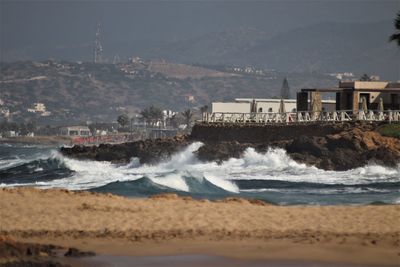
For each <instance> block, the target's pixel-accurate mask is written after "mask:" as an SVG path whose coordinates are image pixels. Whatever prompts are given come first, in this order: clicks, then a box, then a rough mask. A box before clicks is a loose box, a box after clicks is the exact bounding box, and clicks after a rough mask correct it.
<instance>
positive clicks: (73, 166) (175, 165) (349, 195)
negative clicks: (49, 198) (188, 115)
mask: <svg viewBox="0 0 400 267" xmlns="http://www.w3.org/2000/svg"><path fill="white" fill-rule="evenodd" d="M202 145H203V144H202V143H200V142H196V143H193V144H191V145H189V146H188V147H186V148H185V149H184V150H182V151H180V152H179V153H176V154H175V155H173V156H172V157H171V158H170V159H168V160H166V161H162V162H159V163H158V164H155V165H147V164H140V163H139V159H137V158H132V159H131V161H130V162H129V163H127V164H113V163H110V162H98V161H91V160H77V159H73V158H68V157H66V156H63V155H62V154H61V153H60V152H59V148H58V147H49V146H43V145H26V144H6V143H3V144H0V187H3V188H4V187H20V186H29V187H36V188H43V189H46V188H64V189H69V190H89V191H94V192H107V193H112V194H117V195H122V196H127V197H148V196H151V195H155V194H160V193H176V194H179V195H182V196H191V197H193V198H196V199H202V198H205V199H210V200H216V199H222V198H226V197H243V198H251V199H260V200H263V201H266V202H270V203H275V204H278V205H341V204H345V205H365V204H375V205H385V204H400V163H399V165H398V166H397V167H394V168H389V167H384V166H379V165H375V164H373V163H371V164H368V165H366V166H363V167H360V168H356V169H352V170H348V171H325V170H321V169H318V168H316V167H313V166H306V165H305V164H300V163H297V162H295V161H294V160H292V159H291V158H290V157H289V156H288V155H287V154H286V152H285V150H283V149H270V150H268V151H267V152H266V153H258V152H256V151H255V150H254V149H252V148H248V149H247V150H246V151H245V153H244V155H243V156H242V157H241V158H231V159H229V160H226V161H224V162H222V163H219V164H218V163H216V162H202V161H199V160H198V159H197V158H196V155H195V154H194V153H193V152H194V151H196V150H197V149H198V148H199V147H200V146H202Z"/></svg>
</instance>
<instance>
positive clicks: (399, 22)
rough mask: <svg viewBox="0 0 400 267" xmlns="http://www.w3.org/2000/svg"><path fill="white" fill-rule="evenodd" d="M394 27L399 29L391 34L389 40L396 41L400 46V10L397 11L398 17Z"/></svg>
mask: <svg viewBox="0 0 400 267" xmlns="http://www.w3.org/2000/svg"><path fill="white" fill-rule="evenodd" d="M394 27H395V28H396V30H397V31H396V32H395V33H393V34H392V35H391V36H390V38H389V41H390V42H392V41H395V42H397V45H398V46H400V11H399V12H398V13H397V18H395V20H394Z"/></svg>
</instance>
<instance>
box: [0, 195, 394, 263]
mask: <svg viewBox="0 0 400 267" xmlns="http://www.w3.org/2000/svg"><path fill="white" fill-rule="evenodd" d="M0 200H1V204H0V212H1V214H2V216H1V229H0V232H1V234H3V235H7V236H10V237H12V238H14V239H15V240H17V241H21V242H34V243H41V244H54V245H59V246H64V247H71V246H72V247H77V248H78V249H80V250H90V251H94V252H96V253H97V254H100V255H112V256H129V257H146V256H147V257H151V256H154V257H156V256H168V255H209V256H221V257H226V258H228V259H233V260H261V261H270V260H278V261H307V262H308V261H309V262H327V263H337V264H339V263H345V264H371V265H388V266H390V265H396V264H398V263H399V261H400V253H399V247H400V225H399V223H398V222H399V220H400V205H384V206H370V205H367V206H274V205H270V204H267V203H261V202H253V203H252V202H250V201H248V200H244V199H238V198H230V199H225V200H222V201H221V200H220V201H216V202H212V201H208V200H193V199H191V198H189V197H178V196H176V195H173V194H165V195H159V196H155V197H152V198H146V199H132V198H124V197H119V196H115V195H111V194H100V193H92V192H87V191H79V192H72V191H67V190H60V189H49V190H43V189H34V188H14V189H6V188H3V189H1V190H0Z"/></svg>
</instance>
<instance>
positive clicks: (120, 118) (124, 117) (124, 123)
mask: <svg viewBox="0 0 400 267" xmlns="http://www.w3.org/2000/svg"><path fill="white" fill-rule="evenodd" d="M117 122H118V124H119V125H121V127H122V128H124V127H125V126H127V125H128V123H129V117H128V115H126V114H121V115H119V116H118V118H117Z"/></svg>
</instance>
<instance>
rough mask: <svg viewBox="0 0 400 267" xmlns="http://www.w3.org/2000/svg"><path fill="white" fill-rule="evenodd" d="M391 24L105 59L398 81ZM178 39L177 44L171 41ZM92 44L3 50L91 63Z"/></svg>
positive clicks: (226, 37)
mask: <svg viewBox="0 0 400 267" xmlns="http://www.w3.org/2000/svg"><path fill="white" fill-rule="evenodd" d="M393 31H394V27H393V22H392V21H391V20H387V21H381V22H374V23H362V24H355V23H333V22H332V23H328V22H327V23H320V24H315V25H311V26H307V27H301V28H297V29H294V30H290V31H286V32H281V33H279V34H270V33H268V32H264V31H261V30H258V29H255V28H248V27H247V28H246V27H239V28H231V29H229V30H225V31H221V32H211V33H207V34H203V35H197V36H194V37H190V38H172V37H171V38H165V39H163V40H159V39H157V40H156V39H151V38H150V37H149V38H148V39H137V40H130V39H127V40H125V41H121V40H119V41H117V40H112V41H110V40H106V41H104V43H103V47H104V54H105V57H106V58H108V62H112V60H113V58H114V56H115V55H119V58H121V61H122V62H125V61H126V60H127V59H128V58H130V57H135V56H139V57H142V58H145V59H149V60H150V59H165V60H167V61H170V62H175V63H185V64H203V65H238V66H246V65H249V66H255V67H258V68H263V69H265V68H267V69H274V70H277V71H280V72H312V71H316V72H320V73H337V72H339V73H341V72H353V73H355V74H356V76H361V75H362V74H363V73H368V74H371V75H379V76H381V78H382V79H385V80H399V79H400V67H399V63H398V62H399V61H400V50H399V49H398V48H397V47H396V46H395V44H394V43H389V42H388V38H389V36H390V35H391V34H392V33H393ZM171 40H174V41H171ZM92 45H93V44H92V42H90V41H87V40H86V41H85V42H82V43H79V44H76V45H55V44H52V43H44V44H41V45H27V46H22V45H21V46H18V47H15V48H3V51H2V57H3V60H9V61H13V60H15V59H18V60H21V59H29V60H38V59H40V60H43V59H48V58H54V59H65V60H69V61H71V60H72V61H77V60H81V61H85V60H86V61H90V60H91V59H92V54H93V48H92Z"/></svg>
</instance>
